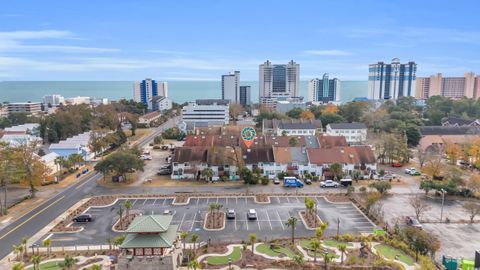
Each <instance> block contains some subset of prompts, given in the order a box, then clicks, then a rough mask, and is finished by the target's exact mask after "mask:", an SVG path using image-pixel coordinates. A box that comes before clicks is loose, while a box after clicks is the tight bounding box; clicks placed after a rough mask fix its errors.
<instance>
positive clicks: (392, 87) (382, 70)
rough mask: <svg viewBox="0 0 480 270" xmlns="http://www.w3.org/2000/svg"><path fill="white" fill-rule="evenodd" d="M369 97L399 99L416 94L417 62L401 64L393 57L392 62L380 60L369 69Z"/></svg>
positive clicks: (374, 98)
mask: <svg viewBox="0 0 480 270" xmlns="http://www.w3.org/2000/svg"><path fill="white" fill-rule="evenodd" d="M368 72H369V73H368V98H369V99H373V100H380V99H393V100H395V99H398V98H399V97H405V96H406V97H413V96H414V95H415V87H416V86H415V80H416V76H417V75H416V73H417V64H415V62H408V63H407V64H400V59H398V58H393V59H392V63H391V64H385V63H384V62H378V63H376V64H371V65H370V66H369V70H368Z"/></svg>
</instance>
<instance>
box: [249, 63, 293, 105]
mask: <svg viewBox="0 0 480 270" xmlns="http://www.w3.org/2000/svg"><path fill="white" fill-rule="evenodd" d="M258 81H259V97H260V103H261V104H263V105H267V106H270V105H271V104H273V103H275V101H276V100H278V99H280V100H285V99H287V98H290V97H298V94H299V93H300V65H299V64H297V63H295V62H294V61H293V60H292V61H290V62H288V64H286V65H273V64H272V63H271V62H270V61H268V60H267V61H266V62H265V63H263V64H261V65H260V66H259V80H258Z"/></svg>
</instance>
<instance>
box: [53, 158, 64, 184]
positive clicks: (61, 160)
mask: <svg viewBox="0 0 480 270" xmlns="http://www.w3.org/2000/svg"><path fill="white" fill-rule="evenodd" d="M55 164H56V165H58V180H59V181H60V180H61V179H62V168H63V165H65V158H64V157H63V156H59V157H56V158H55Z"/></svg>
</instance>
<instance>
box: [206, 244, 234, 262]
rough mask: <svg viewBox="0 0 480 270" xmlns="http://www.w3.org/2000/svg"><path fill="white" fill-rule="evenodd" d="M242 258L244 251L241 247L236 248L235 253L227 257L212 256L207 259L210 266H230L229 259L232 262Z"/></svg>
mask: <svg viewBox="0 0 480 270" xmlns="http://www.w3.org/2000/svg"><path fill="white" fill-rule="evenodd" d="M241 257H242V251H241V249H240V247H234V248H233V252H232V253H230V254H228V255H225V256H211V257H208V258H207V263H208V264H210V265H223V264H228V258H231V259H232V262H235V261H238V260H240V258H241Z"/></svg>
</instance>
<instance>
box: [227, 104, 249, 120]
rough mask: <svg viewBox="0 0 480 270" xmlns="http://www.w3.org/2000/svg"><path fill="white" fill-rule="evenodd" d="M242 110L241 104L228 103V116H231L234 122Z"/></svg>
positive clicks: (243, 110)
mask: <svg viewBox="0 0 480 270" xmlns="http://www.w3.org/2000/svg"><path fill="white" fill-rule="evenodd" d="M244 112H245V109H244V108H243V107H242V105H240V104H238V103H232V104H230V118H232V119H233V121H234V122H235V123H236V122H237V119H238V116H239V115H240V114H242V113H244Z"/></svg>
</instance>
